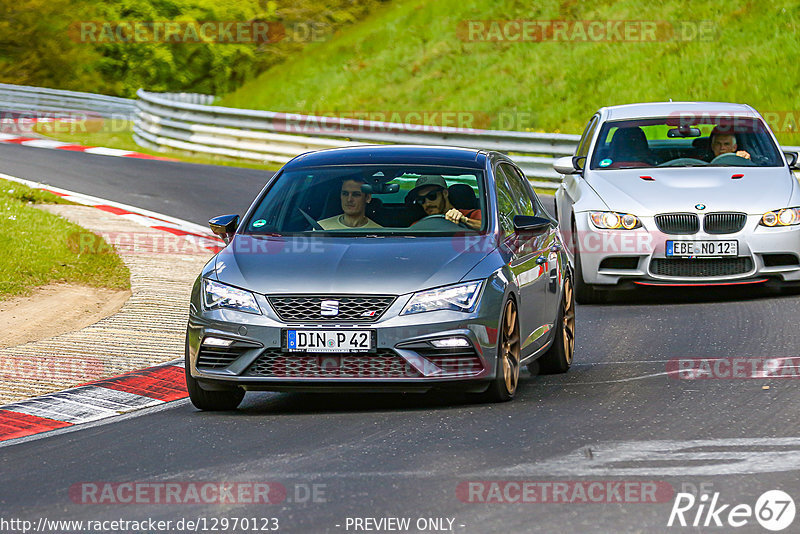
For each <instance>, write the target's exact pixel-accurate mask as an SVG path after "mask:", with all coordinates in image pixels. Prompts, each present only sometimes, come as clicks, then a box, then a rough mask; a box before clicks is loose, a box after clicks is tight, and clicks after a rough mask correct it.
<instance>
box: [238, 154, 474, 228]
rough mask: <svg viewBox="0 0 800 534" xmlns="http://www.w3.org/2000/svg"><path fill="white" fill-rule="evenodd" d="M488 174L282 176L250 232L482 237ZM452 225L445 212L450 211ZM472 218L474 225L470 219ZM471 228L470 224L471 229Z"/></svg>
mask: <svg viewBox="0 0 800 534" xmlns="http://www.w3.org/2000/svg"><path fill="white" fill-rule="evenodd" d="M483 175H484V173H483V171H481V170H477V169H465V168H459V167H442V166H431V165H382V166H375V165H357V166H327V167H314V168H304V169H299V170H291V171H288V172H284V173H282V174H281V175H280V176H279V177H278V178H277V179H276V181H275V182H274V183H273V184H272V185H271V186H270V188H269V190H268V191H267V192H266V194H265V195H264V196H263V198H262V199H261V200H260V201H259V203H258V205H257V206H256V208H255V210H254V211H253V212H252V215H251V216H250V217H249V218H248V220H247V221H245V225H244V230H243V232H244V233H246V234H272V235H285V234H297V233H306V232H323V233H325V234H328V235H381V234H386V235H426V234H427V235H432V234H435V235H453V234H456V233H464V232H479V231H482V230H483V228H484V227H485V223H484V222H483V221H484V219H485V217H483V213H484V209H485V206H486V202H485V193H484V191H485V187H484V180H483ZM454 209H455V210H457V211H458V213H451V214H450V216H449V218H450V219H453V218H455V219H457V220H458V221H459V223H458V224H456V223H455V222H452V221H451V220H448V218H446V217H445V214H446V213H448V212H450V211H451V210H454ZM468 219H469V220H468ZM468 223H469V224H468Z"/></svg>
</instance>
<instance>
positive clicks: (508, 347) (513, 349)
mask: <svg viewBox="0 0 800 534" xmlns="http://www.w3.org/2000/svg"><path fill="white" fill-rule="evenodd" d="M501 335H502V337H501V338H500V364H501V365H502V366H503V381H504V382H505V386H506V391H507V392H508V394H509V395H510V396H513V395H514V392H515V391H516V390H517V385H518V384H519V321H518V320H517V306H516V305H515V304H514V301H513V300H509V301H508V302H506V308H505V310H504V311H503V331H502V334H501Z"/></svg>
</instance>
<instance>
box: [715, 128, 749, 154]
mask: <svg viewBox="0 0 800 534" xmlns="http://www.w3.org/2000/svg"><path fill="white" fill-rule="evenodd" d="M737 148H739V147H738V146H737V144H736V136H735V135H734V134H732V133H728V132H727V131H721V130H720V129H719V126H717V127H716V128H714V130H712V132H711V152H713V154H714V156H713V157H712V158H711V159H712V160H713V159H714V158H716V157H717V156H721V155H722V154H736V155H737V156H739V157H740V158H745V159H750V153H749V152H747V151H746V150H736V149H737Z"/></svg>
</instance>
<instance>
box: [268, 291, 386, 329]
mask: <svg viewBox="0 0 800 534" xmlns="http://www.w3.org/2000/svg"><path fill="white" fill-rule="evenodd" d="M268 299H269V303H270V305H272V308H273V309H274V310H275V313H277V314H278V317H280V319H281V320H282V321H285V322H287V323H293V322H315V323H318V322H327V323H332V322H343V321H346V322H358V323H371V322H374V321H377V320H378V319H379V318H380V317H381V315H383V314H384V312H385V311H386V310H387V309H388V308H389V306H391V305H392V303H393V302H394V299H395V297H392V296H363V297H352V296H351V297H338V296H332V295H315V296H302V297H297V296H270V297H268ZM323 301H336V302H337V303H338V304H337V305H338V313H337V314H336V315H322V302H323ZM328 309H330V308H328Z"/></svg>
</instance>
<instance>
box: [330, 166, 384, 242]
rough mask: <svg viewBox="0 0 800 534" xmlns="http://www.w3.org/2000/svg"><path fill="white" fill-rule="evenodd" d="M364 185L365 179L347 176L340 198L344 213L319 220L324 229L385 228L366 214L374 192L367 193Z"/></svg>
mask: <svg viewBox="0 0 800 534" xmlns="http://www.w3.org/2000/svg"><path fill="white" fill-rule="evenodd" d="M363 185H364V181H363V180H361V179H359V178H347V179H345V180H344V181H343V182H342V189H341V191H340V199H341V202H342V211H343V212H344V213H342V214H341V215H334V216H333V217H328V218H327V219H322V220H321V221H317V222H318V223H319V225H320V226H321V227H322V229H323V230H342V229H346V228H383V227H382V226H381V225H380V224H378V223H376V222H375V221H373V220H372V219H370V218H369V217H367V216H366V214H365V212H366V210H367V204H369V203H370V202H371V201H372V194H370V193H365V192H364V190H363V189H362V186H363Z"/></svg>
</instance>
